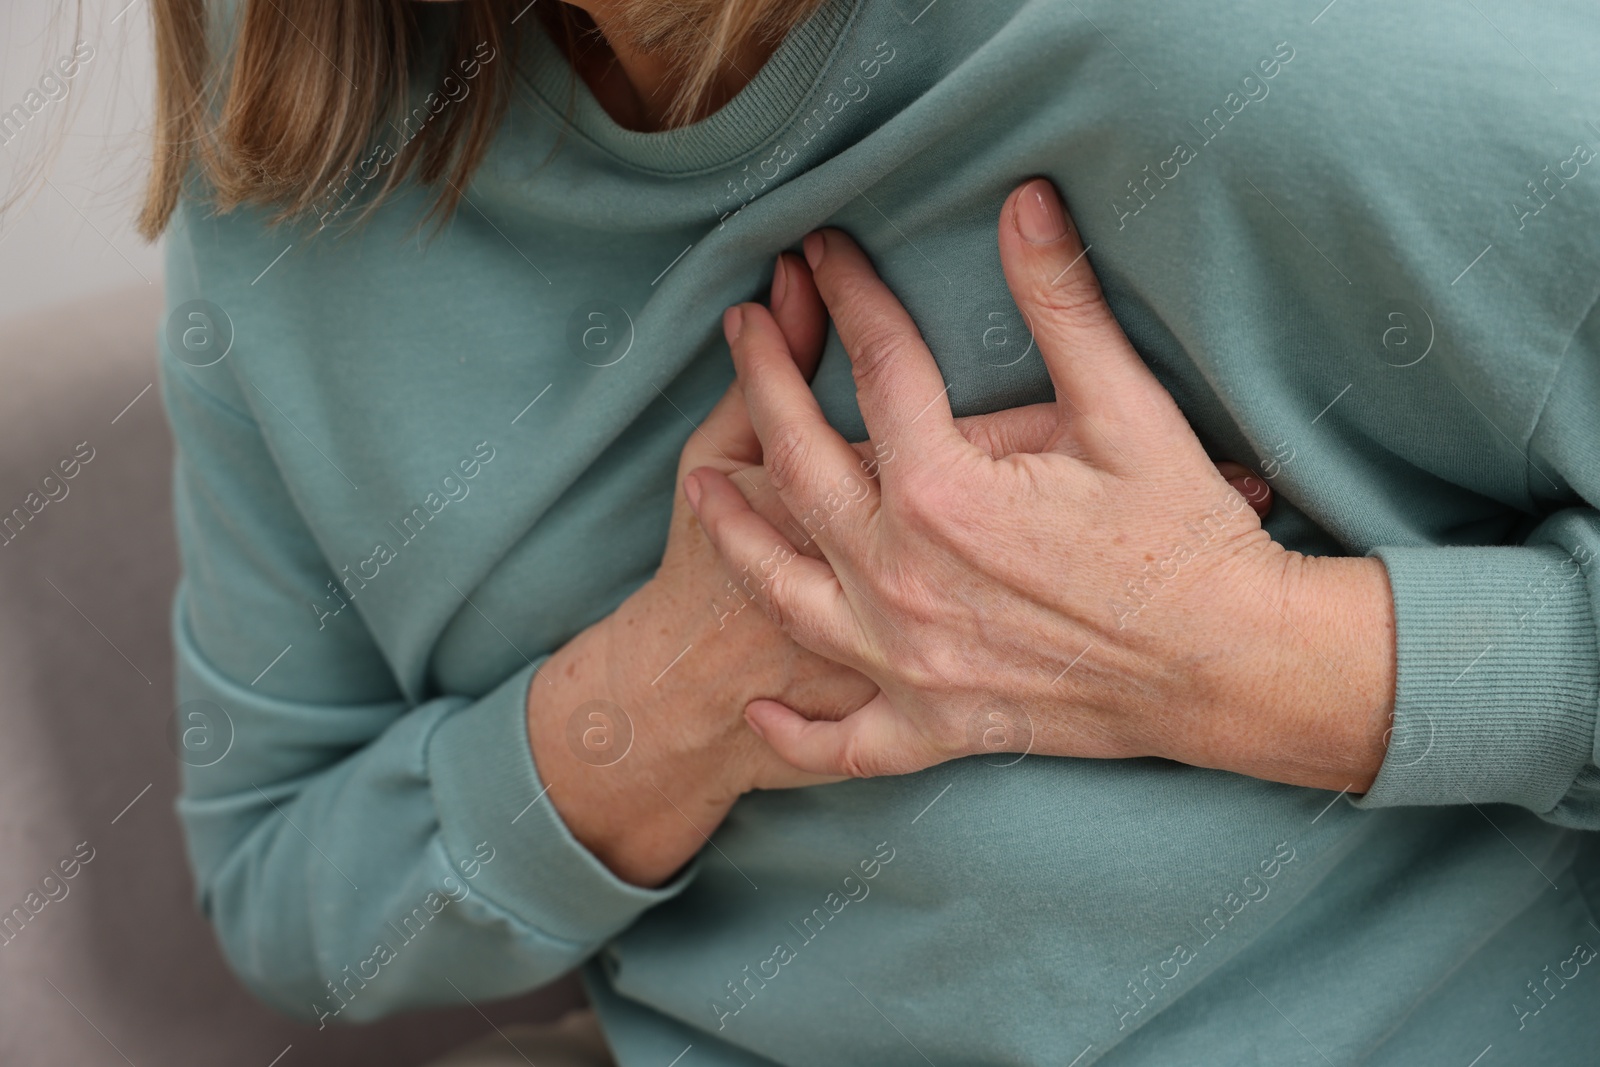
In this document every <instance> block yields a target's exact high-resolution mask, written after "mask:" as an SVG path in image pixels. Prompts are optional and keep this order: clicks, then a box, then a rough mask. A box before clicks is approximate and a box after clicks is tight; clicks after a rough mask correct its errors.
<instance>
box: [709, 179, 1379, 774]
mask: <svg viewBox="0 0 1600 1067" xmlns="http://www.w3.org/2000/svg"><path fill="white" fill-rule="evenodd" d="M1000 248H1001V259H1002V263H1003V265H1004V267H1005V271H1006V276H1007V280H1008V282H1009V284H1010V287H1011V291H1012V294H1013V296H1014V297H1015V299H1016V301H1017V303H1018V306H1019V307H1020V308H1021V310H1022V311H1023V313H1024V314H1025V315H1026V316H1027V317H1028V319H1029V320H1030V321H1031V322H1032V323H1033V325H1034V334H1035V337H1036V339H1037V341H1038V344H1039V348H1040V351H1041V353H1042V355H1043V358H1044V359H1045V362H1046V364H1047V366H1048V368H1049V371H1050V374H1051V378H1052V380H1053V382H1054V384H1055V389H1056V394H1057V401H1056V404H1055V405H1053V406H1052V407H1053V412H1052V418H1053V422H1054V425H1053V427H1052V429H1051V432H1050V434H1049V438H1048V441H1047V442H1046V444H1045V445H1044V446H1043V447H1040V448H1038V449H1037V450H1030V451H1019V452H1014V453H1011V454H1009V455H1004V456H1001V457H998V458H997V457H995V456H993V455H991V454H989V453H987V452H986V451H985V450H984V449H982V448H979V447H976V446H975V445H973V444H972V442H971V441H969V440H968V439H967V436H966V435H964V434H963V433H962V432H961V431H960V430H959V429H958V428H957V426H956V423H955V420H953V419H952V418H951V413H950V408H949V404H948V402H947V401H946V399H945V392H944V390H945V386H944V382H943V380H942V379H941V377H940V374H939V371H938V368H937V366H936V365H935V363H934V361H933V359H932V357H931V355H930V354H929V352H928V350H927V348H926V347H925V346H924V345H923V343H922V341H921V338H920V336H919V335H918V333H917V330H916V327H915V326H914V324H913V323H912V322H911V320H910V318H909V316H908V315H907V314H906V313H905V311H904V309H903V308H901V306H900V304H899V303H898V301H896V300H895V299H894V296H893V294H892V293H890V292H889V290H888V289H887V288H886V287H885V286H884V285H883V283H882V282H881V281H880V280H879V279H878V278H877V276H876V275H875V273H874V272H873V270H872V268H871V265H870V264H869V263H868V261H867V259H866V257H865V255H864V254H863V253H862V252H861V250H860V249H859V248H857V247H856V246H855V244H854V243H853V242H851V241H850V239H849V238H847V237H846V236H844V235H843V234H842V233H839V232H837V231H827V232H825V233H822V234H814V235H812V236H811V237H809V238H808V239H807V242H806V251H807V258H808V259H809V260H810V262H811V264H812V268H813V271H814V274H815V279H816V283H817V285H818V287H819V289H820V291H821V293H822V295H823V297H824V298H825V301H826V304H827V306H828V308H829V310H830V312H831V313H832V316H833V320H834V324H835V326H836V328H837V329H838V332H839V335H840V338H841V339H842V341H843V342H844V346H845V348H846V350H847V351H848V352H849V353H850V356H851V359H852V363H853V367H854V372H855V378H856V386H857V392H858V400H859V403H860V407H861V410H862V414H863V417H864V418H865V421H866V424H867V427H868V431H869V433H870V435H871V444H872V446H873V448H874V449H875V450H882V449H890V450H892V452H893V454H894V455H895V457H896V458H895V460H894V462H892V463H888V464H883V465H881V467H880V469H879V470H877V471H876V472H875V473H876V475H877V478H876V480H875V481H873V482H871V483H870V484H868V485H867V486H866V491H865V493H864V495H863V498H862V500H861V501H860V502H859V503H858V504H857V505H855V506H853V507H851V508H848V509H843V510H841V511H839V513H838V514H837V515H836V517H835V518H834V519H833V521H830V522H829V523H828V524H827V526H826V527H825V528H824V529H822V530H821V531H820V532H819V533H818V535H817V537H816V541H817V543H818V545H819V546H820V548H821V551H822V553H823V555H824V556H825V561H819V560H816V559H810V558H804V557H800V556H798V555H796V557H795V558H794V559H793V560H792V561H790V562H788V563H786V564H785V565H783V566H782V567H781V568H779V569H778V570H777V571H776V572H775V573H774V574H773V575H772V577H771V578H770V579H769V580H767V581H765V582H764V584H763V587H762V590H761V595H762V599H763V602H764V603H765V604H766V605H767V608H768V611H769V613H770V614H771V615H772V617H773V618H775V619H777V620H780V622H781V625H782V626H783V628H784V630H785V631H786V632H788V633H790V634H791V635H793V636H794V637H795V639H796V640H797V641H799V642H800V643H801V644H803V645H805V646H806V647H808V648H810V649H813V650H814V651H816V652H818V653H819V654H821V655H824V656H826V657H828V658H830V659H835V660H838V661H839V662H842V663H846V664H849V665H851V666H854V667H856V668H857V669H858V670H860V671H861V672H862V673H863V674H865V675H867V676H868V677H870V678H871V679H872V680H873V681H874V682H876V683H877V685H878V686H879V688H880V690H881V693H880V695H879V696H878V697H876V698H874V699H873V700H872V701H871V702H870V703H868V704H867V705H866V706H864V707H863V708H861V709H860V710H858V711H856V712H854V713H852V714H850V715H848V716H846V717H844V718H843V719H840V720H838V721H824V720H819V719H817V718H816V717H815V716H809V715H802V714H800V713H798V712H796V711H795V710H793V707H792V706H787V705H785V704H783V703H781V702H775V701H768V700H764V701H757V702H754V703H752V705H751V707H750V708H749V709H748V710H747V717H748V719H749V721H750V723H751V725H752V727H753V728H754V729H756V730H757V731H758V732H760V733H761V734H762V735H763V736H764V737H765V738H766V740H767V741H768V742H769V743H770V744H771V745H772V746H773V748H774V749H775V750H776V751H778V752H779V753H781V754H782V755H783V756H784V757H785V758H786V759H787V760H789V761H790V762H791V763H793V764H794V765H795V766H797V767H801V768H804V769H806V770H808V771H811V772H814V773H819V774H848V775H873V774H892V773H903V772H907V771H911V770H916V769H920V768H922V767H926V766H929V765H931V764H934V763H938V762H940V761H942V760H945V759H950V758H953V757H957V756H963V755H969V754H975V753H979V752H983V751H986V750H991V749H994V748H1004V749H1006V750H1008V751H1031V752H1034V753H1038V754H1045V755H1070V756H1085V757H1100V758H1126V757H1134V756H1159V757H1165V758H1169V759H1174V760H1179V761H1182V762H1186V763H1192V764H1196V765H1200V766H1208V767H1218V768H1224V769H1228V770H1233V771H1237V772H1239V773H1244V774H1250V775H1253V776H1255V777H1261V778H1267V779H1271V780H1276V781H1285V782H1292V783H1296V784H1304V785H1315V786H1320V787H1331V788H1334V789H1342V788H1350V787H1353V788H1355V789H1356V790H1358V791H1359V789H1361V788H1363V787H1364V786H1365V785H1366V784H1367V783H1370V781H1371V779H1372V777H1373V775H1374V774H1375V773H1376V770H1377V767H1378V766H1379V764H1380V763H1381V761H1382V755H1383V731H1384V728H1385V726H1386V725H1387V710H1388V707H1389V705H1390V703H1391V701H1392V694H1393V670H1394V667H1393V656H1394V637H1393V618H1392V607H1391V602H1390V597H1389V592H1388V585H1387V578H1386V575H1385V574H1384V572H1383V568H1382V565H1381V564H1380V563H1379V562H1378V561H1376V560H1370V559H1349V558H1337V559H1333V558H1329V559H1312V558H1307V557H1302V556H1300V555H1298V554H1296V553H1292V552H1288V551H1285V550H1284V549H1282V548H1281V547H1280V546H1278V545H1276V544H1275V543H1274V542H1273V541H1272V540H1271V539H1270V538H1269V537H1268V536H1267V535H1266V533H1265V532H1264V531H1263V530H1262V528H1261V525H1260V521H1259V519H1258V517H1257V514H1256V512H1255V510H1253V509H1252V508H1251V506H1249V502H1248V501H1247V500H1246V499H1244V498H1243V497H1242V496H1241V494H1240V492H1239V491H1236V489H1235V487H1234V486H1232V485H1230V484H1229V481H1228V477H1227V474H1226V473H1225V472H1219V471H1218V469H1217V467H1216V466H1215V465H1213V463H1212V462H1211V460H1210V459H1209V458H1208V457H1207V456H1206V454H1205V452H1204V450H1203V449H1202V448H1201V446H1200V443H1199V441H1198V440H1197V439H1196V437H1195V435H1194V433H1193V431H1192V430H1191V429H1190V427H1189V425H1188V423H1187V422H1186V421H1185V419H1184V417H1183V415H1182V413H1181V412H1180V411H1179V410H1178V408H1177V405H1176V404H1175V403H1173V401H1172V398H1171V396H1170V395H1168V394H1167V392H1166V391H1165V390H1164V389H1163V388H1162V387H1161V385H1160V383H1159V382H1157V381H1156V379H1155V378H1154V376H1153V375H1151V373H1150V372H1149V370H1148V368H1146V367H1145V365H1144V364H1143V362H1142V361H1141V360H1140V359H1139V357H1138V355H1137V353H1136V352H1135V351H1134V350H1133V348H1132V346H1131V345H1130V344H1129V343H1128V341H1127V339H1126V337H1125V336H1124V335H1123V334H1122V332H1121V330H1120V328H1119V327H1118V326H1117V323H1116V321H1115V319H1114V318H1113V316H1112V315H1111V313H1110V310H1109V309H1108V307H1107V306H1106V304H1105V302H1104V300H1103V298H1102V297H1101V294H1100V291H1099V287H1098V284H1097V283H1096V281H1095V279H1094V276H1093V274H1092V272H1091V271H1090V269H1089V265H1088V263H1087V262H1086V260H1085V258H1084V249H1083V247H1082V245H1081V243H1080V241H1079V238H1078V236H1077V234H1076V232H1075V231H1074V229H1073V227H1071V225H1070V223H1069V222H1068V220H1067V219H1066V216H1065V213H1064V211H1063V209H1062V207H1061V204H1060V201H1059V199H1058V198H1057V197H1056V195H1055V192H1054V190H1053V189H1052V188H1051V187H1050V185H1049V184H1048V183H1046V182H1043V181H1034V182H1030V183H1027V184H1026V185H1024V186H1023V187H1022V188H1020V189H1018V190H1017V191H1016V192H1014V193H1013V194H1012V196H1011V197H1010V198H1009V199H1008V200H1007V202H1006V205H1005V207H1004V209H1003V210H1002V214H1001V225H1000ZM725 328H726V329H727V331H728V333H729V335H730V336H731V337H733V338H735V340H734V343H733V351H734V359H735V365H736V367H737V369H738V372H739V377H740V381H741V382H742V384H743V387H744V390H745V393H746V396H747V398H748V401H749V404H750V411H751V414H752V418H753V421H754V425H755V427H756V430H757V431H758V435H759V437H760V439H761V440H762V441H763V442H764V445H765V456H766V468H767V471H768V474H769V476H770V478H771V480H772V482H773V483H774V484H775V485H776V486H777V487H778V490H779V493H780V495H781V497H782V499H783V502H784V504H785V505H786V508H787V510H788V511H789V512H790V513H792V514H795V515H803V514H807V513H809V512H812V511H813V510H814V509H816V508H819V507H821V508H823V509H824V510H827V503H826V501H827V499H828V496H829V494H830V493H833V492H835V487H836V486H838V485H839V484H840V482H841V479H842V478H843V477H845V476H846V475H848V474H851V473H853V472H854V471H855V470H856V469H857V467H858V464H859V462H860V455H859V453H858V452H857V450H856V449H854V448H852V447H851V446H850V445H848V444H847V443H845V442H844V441H843V440H842V439H841V438H840V437H839V436H838V434H837V433H835V432H834V431H833V430H832V429H831V428H830V427H829V426H828V425H827V423H826V422H825V420H824V419H823V418H822V415H821V412H820V411H819V410H818V408H817V405H816V402H815V399H814V398H813V397H812V395H811V392H810V390H809V389H808V388H807V387H806V384H805V382H804V380H803V378H802V377H801V376H800V375H798V374H797V373H796V372H795V370H794V364H793V360H792V359H791V358H790V357H789V355H788V352H789V349H790V343H789V340H788V333H787V331H786V330H785V329H784V328H783V327H782V325H781V324H780V323H778V322H776V321H774V319H773V318H772V316H770V315H769V314H768V313H767V312H766V310H765V309H763V308H760V307H759V306H756V305H748V304H747V305H741V306H740V307H738V308H735V309H730V313H729V315H728V317H727V320H726V321H725ZM1235 473H1237V472H1235ZM690 479H691V482H692V484H693V486H694V488H692V489H691V495H692V496H693V497H694V498H695V499H696V501H697V511H698V514H699V515H700V518H701V520H702V522H704V524H705V526H706V529H707V531H708V533H709V534H710V536H711V539H712V541H713V542H715V543H716V544H717V546H718V548H719V549H720V550H721V551H722V553H723V554H724V556H725V557H726V558H727V559H728V560H729V561H730V564H732V565H734V566H736V567H743V566H746V565H750V564H751V563H752V562H753V561H758V560H760V559H764V558H772V557H773V556H774V554H775V553H777V554H779V555H786V554H787V553H788V552H792V551H793V549H794V546H793V545H792V544H790V543H789V541H788V539H786V538H785V536H784V535H783V534H782V533H780V529H779V528H777V527H775V526H774V525H773V524H772V523H771V522H769V521H767V519H765V518H763V517H762V515H760V514H758V513H757V512H755V511H752V510H751V509H750V507H749V506H748V505H747V503H746V501H745V499H744V497H743V496H741V494H740V493H739V491H738V489H737V488H736V487H735V486H734V484H733V483H731V482H730V481H728V479H727V478H726V477H725V476H724V475H722V474H720V473H718V472H716V471H712V470H709V469H702V470H698V471H695V472H693V473H692V474H691V475H690ZM1245 485H1246V487H1248V482H1246V483H1245Z"/></svg>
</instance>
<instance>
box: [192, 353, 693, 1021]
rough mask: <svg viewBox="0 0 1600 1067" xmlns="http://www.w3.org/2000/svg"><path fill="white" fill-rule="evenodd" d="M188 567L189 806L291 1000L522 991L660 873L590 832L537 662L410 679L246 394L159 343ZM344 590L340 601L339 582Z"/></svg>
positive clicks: (317, 1017) (297, 1007) (236, 924)
mask: <svg viewBox="0 0 1600 1067" xmlns="http://www.w3.org/2000/svg"><path fill="white" fill-rule="evenodd" d="M162 389H163V394H164V396H165V399H166V403H167V408H168V413H169V418H170V420H171V424H172V427H173V431H174V435H175V438H176V443H177V457H176V461H175V472H174V491H175V492H174V495H175V506H176V517H177V526H178V535H179V547H180V552H181V559H182V568H183V575H184V577H183V581H182V583H181V585H180V587H179V590H178V593H177V597H176V603H175V605H174V610H173V618H172V626H173V632H174V637H175V642H176V649H177V674H178V700H179V709H178V721H177V728H176V730H175V731H174V742H173V747H174V750H175V751H176V752H177V754H178V756H179V759H180V760H181V761H182V763H183V764H184V768H183V771H184V775H183V777H184V784H183V790H182V795H181V797H180V799H179V802H178V812H179V816H180V819H181V822H182V824H183V828H184V832H185V835H186V840H187V847H188V852H189V857H190V862H191V864H192V866H193V869H194V873H195V877H196V881H197V890H198V896H199V902H200V906H201V908H202V909H203V911H204V912H205V914H206V915H207V916H208V917H209V919H210V921H211V922H212V924H213V926H214V927H215V929H216V932H217V935H218V938H219V940H220V942H221V945H222V948H223V951H224V954H225V955H226V957H227V959H228V960H229V962H230V963H231V965H232V967H233V968H234V970H235V971H236V972H237V973H238V974H239V976H240V977H241V978H242V979H243V980H244V981H245V983H246V984H247V985H249V986H250V987H251V988H252V989H253V990H254V991H255V992H256V993H257V994H258V995H259V996H261V997H262V998H263V999H265V1000H267V1001H269V1002H270V1003H272V1004H274V1005H275V1006H277V1007H279V1008H281V1009H283V1010H285V1011H287V1012H289V1013H291V1014H294V1015H298V1016H301V1017H305V1018H309V1019H311V1020H314V1021H321V1022H322V1023H323V1024H324V1025H326V1023H327V1022H328V1021H330V1020H333V1019H337V1020H338V1021H346V1022H347V1021H353V1020H366V1019H371V1018H374V1017H377V1016H381V1015H384V1014H386V1013H390V1012H393V1011H396V1010H399V1009H403V1008H409V1007H415V1006H421V1005H430V1004H452V1003H454V1004H459V1003H461V1002H462V999H463V998H471V999H472V1000H477V999H479V998H496V997H505V996H510V995H513V994H516V993H520V992H523V991H526V990H529V989H532V988H534V987H536V986H539V985H541V984H543V983H545V982H548V981H550V980H552V979H554V978H556V977H557V976H559V975H561V974H562V973H563V972H565V971H567V970H569V969H571V968H573V967H574V966H576V965H577V964H579V963H580V962H582V961H583V960H584V959H585V958H586V957H587V956H589V955H590V954H591V953H593V952H594V951H595V950H596V949H597V947H598V946H600V945H601V944H602V943H604V942H605V941H606V940H608V939H609V938H611V937H612V936H613V935H615V934H616V933H618V932H619V931H621V930H622V929H623V928H625V927H626V926H628V925H629V924H630V923H631V922H632V921H633V919H634V918H635V917H636V916H638V915H639V914H640V913H641V912H642V911H644V910H645V909H646V908H649V907H651V906H653V905H654V904H656V903H658V902H660V901H662V900H664V899H666V898H668V897H670V896H671V895H673V894H674V893H675V892H677V891H678V890H679V889H680V888H681V887H682V886H683V885H684V884H685V882H686V881H687V880H688V878H689V877H691V874H692V870H693V867H692V865H691V867H690V868H689V869H688V870H686V872H685V873H684V874H683V875H682V876H680V877H679V878H678V879H677V880H676V881H675V882H673V883H672V884H670V885H668V886H666V887H664V888H661V889H655V890H650V889H642V888H639V887H636V886H632V885H629V884H627V883H625V882H623V881H621V880H620V879H618V878H617V877H615V876H614V875H613V874H611V873H610V871H609V870H607V869H606V868H605V867H604V866H603V865H602V864H601V863H600V862H599V861H598V860H596V859H595V858H594V857H593V855H591V854H590V853H589V852H588V851H587V850H586V849H585V848H584V847H583V846H582V845H581V844H580V843H579V842H578V841H576V840H575V839H574V838H573V837H572V835H571V834H570V832H569V831H568V830H567V828H566V826H565V825H564V824H563V823H562V821H561V819H560V818H559V816H558V815H557V813H556V811H555V809H554V808H553V807H552V806H551V804H550V802H549V798H548V797H546V796H544V795H543V789H544V787H543V786H542V784H541V783H540V780H539V776H538V773H537V770H536V768H535V765H534V761H533V757H532V752H531V748H530V746H529V741H528V735H527V728H526V716H525V711H524V708H525V702H526V694H527V690H528V687H529V684H530V679H531V678H532V676H533V673H534V670H535V668H536V665H535V664H529V665H528V666H526V667H524V668H523V669H521V670H518V671H517V672H516V673H515V674H513V675H512V676H511V677H509V678H507V679H505V680H504V682H503V683H502V684H500V685H499V686H498V687H497V688H495V689H494V690H493V691H492V692H489V693H488V694H487V695H478V696H468V695H461V694H449V693H446V694H442V695H439V696H438V697H436V698H434V699H429V700H425V701H423V702H421V703H415V702H408V701H406V700H404V699H402V696H401V694H400V692H399V689H398V687H397V685H396V682H395V680H394V677H393V675H392V673H391V671H390V670H389V667H388V664H387V661H386V660H385V658H384V656H383V654H382V652H381V650H380V648H379V646H378V645H377V644H376V643H375V642H374V640H373V638H372V636H371V634H370V633H369V632H368V631H367V629H366V628H365V627H364V626H363V625H362V622H361V619H360V616H359V614H358V612H357V611H356V610H355V605H354V604H352V605H351V608H350V610H345V611H341V616H342V617H340V618H337V619H334V620H325V619H322V618H319V616H318V612H317V611H315V610H313V609H312V608H311V606H310V603H309V601H310V599H311V598H312V597H314V596H316V595H318V594H319V593H321V592H322V591H323V590H324V587H325V583H326V582H327V581H328V576H329V574H330V567H329V564H328V562H327V560H326V559H325V558H324V556H323V553H322V552H321V551H320V550H319V548H318V546H317V544H316V542H315V540H314V538H313V536H312V533H311V531H310V530H309V529H308V527H307V526H306V524H305V522H304V520H303V519H302V518H301V515H300V512H299V510H298V509H297V508H296V506H295V502H294V500H293V498H292V496H291V493H290V491H289V489H288V487H287V485H286V483H285V482H284V480H283V479H282V477H281V475H280V473H279V469H278V466H277V464H276V463H275V461H274V459H273V456H272V454H271V452H270V451H269V447H268V445H267V442H266V440H265V439H264V437H263V435H262V434H261V433H260V431H259V429H258V427H257V424H256V422H255V420H254V419H253V417H252V416H250V415H248V414H246V413H244V412H242V411H240V410H239V409H238V407H237V405H230V404H228V403H226V402H225V401H224V400H223V399H221V398H220V397H219V396H217V395H216V394H215V393H214V392H213V391H211V390H209V389H207V388H205V387H203V386H202V385H200V384H197V382H196V381H195V374H194V370H193V368H191V367H189V366H187V365H185V364H182V363H179V362H178V361H176V360H174V359H172V358H171V356H170V355H169V356H167V357H166V362H165V363H164V365H163V369H162ZM330 603H332V601H330Z"/></svg>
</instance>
